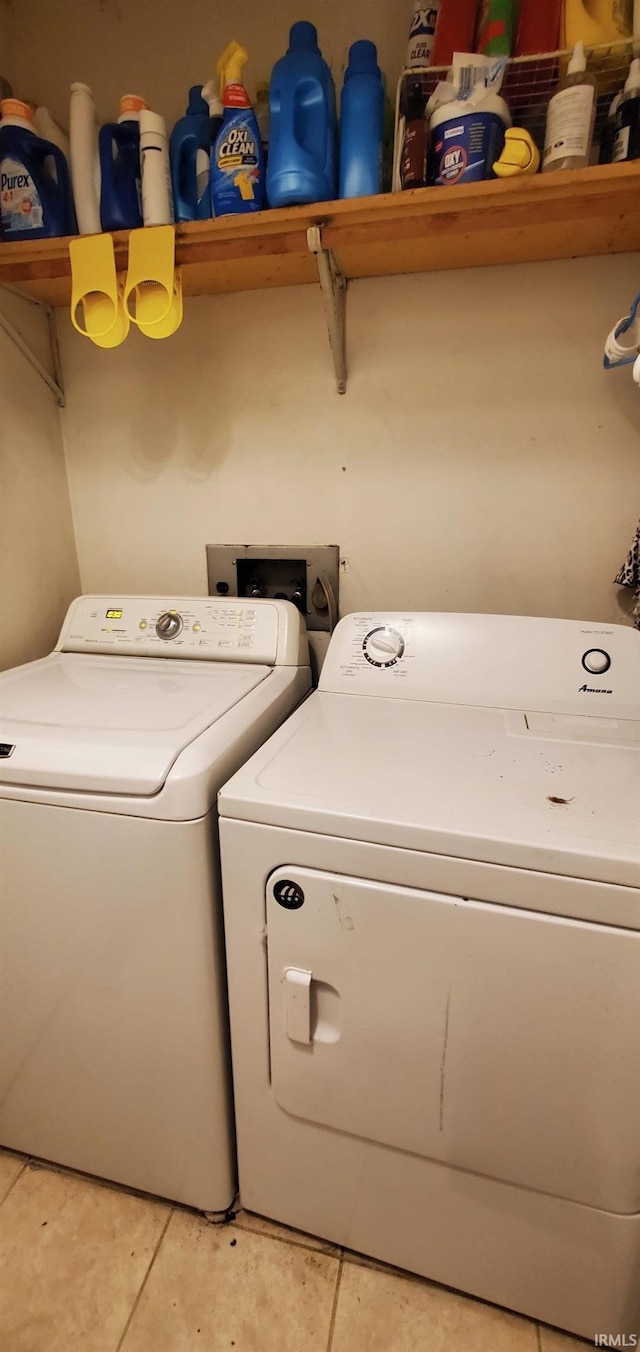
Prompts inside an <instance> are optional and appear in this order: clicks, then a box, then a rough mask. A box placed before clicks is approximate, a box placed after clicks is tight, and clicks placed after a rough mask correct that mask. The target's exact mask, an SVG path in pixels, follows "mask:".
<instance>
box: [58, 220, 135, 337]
mask: <svg viewBox="0 0 640 1352" xmlns="http://www.w3.org/2000/svg"><path fill="white" fill-rule="evenodd" d="M69 258H70V260H71V323H72V324H73V326H74V328H75V329H77V331H78V333H81V334H83V336H84V337H85V338H90V339H91V342H92V343H95V344H96V347H106V348H109V347H119V345H120V343H123V342H124V340H125V338H126V336H127V334H128V332H129V328H130V324H129V316H128V314H127V312H126V310H125V307H124V301H123V287H122V285H119V284H118V278H117V275H116V260H115V254H114V252H113V240H112V238H111V235H80V236H79V237H78V238H77V239H71V240H70V241H69ZM80 313H82V318H83V320H84V327H83V326H82V324H81V323H80V321H79V315H80Z"/></svg>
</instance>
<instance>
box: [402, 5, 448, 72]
mask: <svg viewBox="0 0 640 1352" xmlns="http://www.w3.org/2000/svg"><path fill="white" fill-rule="evenodd" d="M441 3H442V0H431V4H425V3H424V0H414V4H413V13H412V15H411V26H410V28H409V45H408V47H407V66H408V67H412V68H415V67H417V66H418V67H419V66H430V65H431V53H432V51H433V42H434V38H435V35H436V23H437V21H438V11H439V9H440V5H441Z"/></svg>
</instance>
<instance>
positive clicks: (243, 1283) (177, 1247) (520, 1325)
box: [0, 1151, 589, 1352]
mask: <svg viewBox="0 0 640 1352" xmlns="http://www.w3.org/2000/svg"><path fill="white" fill-rule="evenodd" d="M588 1346H589V1344H588V1343H584V1342H582V1341H581V1340H580V1339H576V1338H570V1337H566V1336H565V1335H563V1334H560V1333H556V1332H554V1331H553V1330H551V1329H546V1328H543V1327H539V1326H538V1325H537V1324H535V1323H533V1322H532V1321H531V1320H528V1319H521V1318H520V1317H519V1316H518V1315H514V1314H508V1313H507V1312H506V1311H503V1310H499V1309H496V1307H495V1306H492V1305H484V1304H483V1303H482V1302H481V1301H477V1300H470V1299H467V1298H466V1297H465V1296H460V1295H457V1294H456V1293H454V1292H452V1291H447V1290H445V1289H444V1288H443V1287H440V1286H434V1285H432V1284H431V1283H430V1282H426V1281H422V1280H421V1279H420V1278H417V1277H410V1276H404V1275H402V1274H401V1273H398V1272H396V1271H395V1270H394V1269H392V1268H385V1267H384V1266H383V1265H382V1264H379V1263H375V1264H374V1263H368V1262H367V1260H366V1259H359V1258H357V1256H356V1255H352V1254H349V1253H347V1252H342V1251H341V1250H340V1249H338V1248H336V1247H335V1246H334V1245H331V1244H325V1243H324V1242H322V1241H321V1240H317V1239H313V1238H311V1237H310V1236H307V1235H302V1234H299V1233H298V1232H297V1231H292V1230H287V1229H285V1228H284V1227H283V1226H279V1225H276V1224H274V1223H273V1222H271V1221H265V1220H262V1219H260V1218H259V1217H257V1216H251V1215H250V1214H249V1213H248V1212H240V1213H239V1214H238V1216H237V1217H236V1219H235V1221H234V1222H233V1223H232V1224H231V1225H225V1226H222V1227H221V1226H212V1225H209V1224H207V1222H206V1221H205V1220H204V1219H202V1218H200V1217H199V1216H197V1215H194V1214H193V1213H191V1212H189V1211H186V1210H183V1209H181V1208H178V1207H171V1206H170V1205H168V1204H166V1203H164V1202H156V1201H152V1200H151V1199H149V1198H145V1197H138V1196H135V1195H134V1194H132V1193H129V1192H125V1191H123V1190H122V1189H120V1188H116V1187H112V1186H111V1185H109V1184H101V1183H97V1182H93V1181H92V1180H90V1179H87V1178H84V1177H81V1176H78V1175H76V1174H72V1173H66V1172H63V1171H59V1170H56V1169H50V1168H46V1167H44V1166H42V1165H39V1164H36V1163H34V1162H32V1161H29V1160H27V1159H24V1158H22V1157H21V1156H18V1155H13V1154H10V1153H8V1152H2V1151H0V1352H230V1349H231V1348H233V1349H234V1350H235V1352H585V1349H586V1348H587V1347H588Z"/></svg>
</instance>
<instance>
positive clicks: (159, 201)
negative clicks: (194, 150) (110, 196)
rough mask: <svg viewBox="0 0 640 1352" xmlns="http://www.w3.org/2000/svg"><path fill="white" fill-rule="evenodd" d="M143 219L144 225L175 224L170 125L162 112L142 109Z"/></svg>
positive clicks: (141, 166)
mask: <svg viewBox="0 0 640 1352" xmlns="http://www.w3.org/2000/svg"><path fill="white" fill-rule="evenodd" d="M140 168H141V172H142V219H143V221H144V223H145V225H172V224H173V220H174V215H173V193H172V191H171V169H170V164H169V142H168V139H167V127H166V123H165V120H164V118H163V117H161V116H160V114H159V113H152V112H151V110H150V109H148V108H143V109H142V111H141V113H140Z"/></svg>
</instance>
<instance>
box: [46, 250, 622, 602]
mask: <svg viewBox="0 0 640 1352" xmlns="http://www.w3.org/2000/svg"><path fill="white" fill-rule="evenodd" d="M637 287H638V260H637V258H636V257H634V256H630V255H627V256H620V257H618V258H605V259H593V260H581V261H576V262H563V263H550V264H531V265H522V266H517V267H508V268H507V267H504V268H496V269H491V270H489V269H485V270H476V271H465V272H458V273H441V274H433V275H430V276H408V277H401V278H388V279H382V280H375V281H364V282H357V283H354V284H352V285H351V287H350V290H349V300H348V336H349V343H348V346H349V369H350V375H349V389H348V392H347V394H346V395H345V396H344V397H342V398H341V397H339V396H337V395H336V394H335V392H334V386H333V379H332V369H331V364H330V358H329V351H328V346H327V344H326V337H325V330H324V322H323V316H322V309H321V303H320V297H319V294H318V292H317V290H316V289H315V288H296V289H295V290H290V291H280V292H277V291H270V292H261V293H254V294H253V295H250V294H245V295H238V296H230V297H212V298H206V299H202V300H195V301H191V302H189V303H188V304H187V306H186V311H185V319H184V323H183V327H182V329H181V331H180V332H179V333H178V334H177V335H176V336H175V337H174V338H172V339H170V340H167V341H165V342H161V343H153V342H150V341H149V340H147V339H144V338H142V337H140V336H139V335H138V334H137V333H134V334H133V335H132V336H130V338H129V339H127V342H126V343H125V345H124V346H123V347H121V348H120V349H118V350H117V351H115V352H102V351H99V350H97V349H95V348H92V346H91V344H90V343H88V342H87V341H85V340H83V339H81V338H80V337H79V336H77V335H76V334H75V333H74V332H73V331H72V330H71V329H70V327H69V326H68V324H65V326H64V329H63V356H64V364H65V371H66V379H67V390H68V407H67V409H66V410H64V412H63V414H62V423H63V432H64V439H65V446H66V454H67V463H68V471H69V477H70V486H71V496H72V503H73V511H74V519H75V524H76V532H77V540H78V549H79V557H80V567H81V574H82V582H83V587H84V588H85V589H86V590H89V591H92V590H97V591H105V592H115V591H118V590H122V591H127V590H128V591H145V590H148V591H150V592H155V591H159V592H162V591H164V592H176V593H179V592H186V593H189V592H195V593H202V592H205V591H206V571H205V553H204V546H205V544H206V543H207V541H219V542H224V541H229V542H238V541H242V542H256V543H262V542H267V543H268V542H271V541H272V542H274V543H281V544H288V543H303V544H304V543H305V542H307V541H308V542H327V543H337V544H339V545H340V546H341V548H342V553H343V555H344V556H345V557H346V559H347V560H348V567H349V571H348V572H346V573H345V574H344V576H343V579H342V587H343V590H342V610H343V612H344V611H347V610H350V609H354V608H359V607H374V606H378V607H386V606H389V607H410V606H412V607H416V608H422V607H424V608H434V609H448V608H450V609H453V610H457V609H461V610H472V611H483V610H486V611H498V612H501V611H502V612H509V611H513V612H522V613H524V614H540V615H543V614H547V615H559V616H562V615H565V616H569V617H585V618H592V619H602V620H606V619H617V618H620V611H619V609H618V605H617V600H616V598H617V595H618V593H617V590H616V588H615V587H613V586H612V578H613V576H614V575H615V572H616V570H617V568H618V567H619V565H620V563H621V562H622V559H623V557H624V555H625V554H626V551H627V549H628V546H629V543H630V537H631V534H632V531H633V529H634V527H635V523H636V521H637V519H638V513H639V512H640V435H639V434H640V391H638V390H637V388H636V387H634V386H633V384H632V381H631V377H630V373H629V371H628V370H626V371H619V372H615V373H605V372H604V371H603V370H602V347H603V341H604V337H605V334H606V332H607V331H608V329H609V328H610V327H611V325H612V323H613V322H614V320H615V319H616V318H617V317H618V316H619V315H620V314H623V313H624V312H625V309H626V306H627V303H628V301H629V300H630V299H631V297H632V296H633V295H634V294H635V292H636V291H637ZM624 595H626V594H624Z"/></svg>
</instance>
